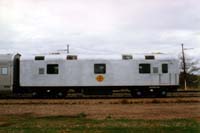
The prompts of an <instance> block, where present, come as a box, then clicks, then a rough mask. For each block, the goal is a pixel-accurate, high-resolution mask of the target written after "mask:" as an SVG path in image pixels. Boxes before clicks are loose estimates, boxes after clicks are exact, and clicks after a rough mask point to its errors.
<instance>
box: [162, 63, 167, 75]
mask: <svg viewBox="0 0 200 133" xmlns="http://www.w3.org/2000/svg"><path fill="white" fill-rule="evenodd" d="M162 73H168V64H162Z"/></svg>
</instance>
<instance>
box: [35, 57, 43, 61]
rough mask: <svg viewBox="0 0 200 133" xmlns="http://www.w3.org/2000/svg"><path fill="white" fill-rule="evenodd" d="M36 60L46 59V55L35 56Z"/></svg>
mask: <svg viewBox="0 0 200 133" xmlns="http://www.w3.org/2000/svg"><path fill="white" fill-rule="evenodd" d="M35 60H44V56H35Z"/></svg>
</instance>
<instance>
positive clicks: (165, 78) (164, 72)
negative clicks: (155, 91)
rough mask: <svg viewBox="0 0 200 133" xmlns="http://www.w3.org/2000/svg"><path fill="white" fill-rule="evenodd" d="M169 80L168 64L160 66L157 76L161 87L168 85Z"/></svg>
mask: <svg viewBox="0 0 200 133" xmlns="http://www.w3.org/2000/svg"><path fill="white" fill-rule="evenodd" d="M170 80H171V75H170V74H169V72H168V64H167V63H165V64H162V65H161V74H160V75H159V81H160V84H161V85H169V84H170Z"/></svg>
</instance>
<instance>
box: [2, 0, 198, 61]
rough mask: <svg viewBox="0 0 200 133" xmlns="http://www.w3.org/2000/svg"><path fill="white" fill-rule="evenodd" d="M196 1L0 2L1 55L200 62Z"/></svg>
mask: <svg viewBox="0 0 200 133" xmlns="http://www.w3.org/2000/svg"><path fill="white" fill-rule="evenodd" d="M199 5H200V1H199V0H0V51H2V52H10V51H20V52H22V53H44V52H48V51H49V52H52V51H56V50H60V49H66V45H67V44H69V45H70V49H71V52H73V53H98V54H99V53H100V54H102V53H108V54H116V53H152V52H162V53H170V54H175V55H178V54H179V53H180V51H181V43H184V44H185V47H187V48H193V49H191V50H187V54H190V55H191V56H194V57H195V58H198V57H200V8H199V7H200V6H199Z"/></svg>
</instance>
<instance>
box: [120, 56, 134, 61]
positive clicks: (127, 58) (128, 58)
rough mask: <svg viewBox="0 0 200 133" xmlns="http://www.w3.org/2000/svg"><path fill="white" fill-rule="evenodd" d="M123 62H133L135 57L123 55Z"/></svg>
mask: <svg viewBox="0 0 200 133" xmlns="http://www.w3.org/2000/svg"><path fill="white" fill-rule="evenodd" d="M122 59H123V60H132V59H133V56H132V55H122Z"/></svg>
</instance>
